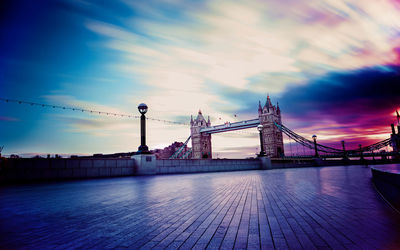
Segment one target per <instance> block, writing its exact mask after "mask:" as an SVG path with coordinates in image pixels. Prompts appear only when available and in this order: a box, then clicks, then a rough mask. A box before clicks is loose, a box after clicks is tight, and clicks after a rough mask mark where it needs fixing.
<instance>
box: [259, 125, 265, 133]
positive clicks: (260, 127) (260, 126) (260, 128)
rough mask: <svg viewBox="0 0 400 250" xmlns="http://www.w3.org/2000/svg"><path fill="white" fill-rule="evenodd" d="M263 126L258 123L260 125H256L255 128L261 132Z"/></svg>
mask: <svg viewBox="0 0 400 250" xmlns="http://www.w3.org/2000/svg"><path fill="white" fill-rule="evenodd" d="M263 127H264V126H263V125H261V124H260V125H258V126H257V130H258V131H260V132H261V131H262V129H263Z"/></svg>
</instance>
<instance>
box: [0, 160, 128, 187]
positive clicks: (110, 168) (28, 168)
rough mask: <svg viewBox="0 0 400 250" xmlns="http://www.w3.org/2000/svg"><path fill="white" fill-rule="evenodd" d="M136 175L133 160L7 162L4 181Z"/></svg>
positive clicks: (3, 168) (2, 177) (1, 177)
mask: <svg viewBox="0 0 400 250" xmlns="http://www.w3.org/2000/svg"><path fill="white" fill-rule="evenodd" d="M134 173H135V162H134V160H133V159H109V158H107V159H97V158H96V159H40V158H39V159H35V158H31V159H5V160H4V159H3V162H2V166H1V173H0V180H3V181H32V180H46V179H47V180H50V179H76V178H92V177H112V176H127V175H133V174H134Z"/></svg>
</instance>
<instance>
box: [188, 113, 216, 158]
mask: <svg viewBox="0 0 400 250" xmlns="http://www.w3.org/2000/svg"><path fill="white" fill-rule="evenodd" d="M210 126H211V122H210V117H208V121H206V119H205V118H204V116H203V114H202V113H201V111H200V110H199V113H198V115H197V118H196V119H195V120H193V117H191V119H190V134H191V136H192V159H204V158H212V154H211V134H207V133H200V129H202V128H207V127H210Z"/></svg>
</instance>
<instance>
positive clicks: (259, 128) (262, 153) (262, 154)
mask: <svg viewBox="0 0 400 250" xmlns="http://www.w3.org/2000/svg"><path fill="white" fill-rule="evenodd" d="M257 130H258V131H259V132H260V147H261V151H260V154H259V155H258V156H259V157H261V156H265V151H264V144H263V138H262V130H263V125H261V124H260V125H258V126H257Z"/></svg>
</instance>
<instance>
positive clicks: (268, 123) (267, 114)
mask: <svg viewBox="0 0 400 250" xmlns="http://www.w3.org/2000/svg"><path fill="white" fill-rule="evenodd" d="M258 117H259V119H260V124H261V125H263V130H262V138H263V144H264V150H265V153H266V155H267V156H269V157H282V156H283V155H284V148H283V136H282V131H280V130H279V129H278V128H277V127H276V126H275V124H274V122H276V123H278V124H281V123H282V120H281V110H280V109H279V104H276V106H274V105H272V103H271V99H269V96H267V101H266V103H265V105H264V107H261V102H259V104H258Z"/></svg>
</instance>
